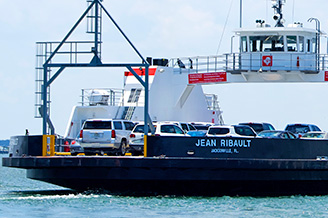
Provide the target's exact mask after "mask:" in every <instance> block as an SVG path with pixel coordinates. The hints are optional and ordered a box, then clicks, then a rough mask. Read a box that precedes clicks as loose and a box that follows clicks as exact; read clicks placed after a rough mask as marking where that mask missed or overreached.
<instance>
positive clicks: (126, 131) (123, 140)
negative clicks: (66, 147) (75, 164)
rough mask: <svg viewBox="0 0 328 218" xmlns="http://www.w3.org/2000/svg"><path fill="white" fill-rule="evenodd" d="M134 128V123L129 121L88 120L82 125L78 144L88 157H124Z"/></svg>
mask: <svg viewBox="0 0 328 218" xmlns="http://www.w3.org/2000/svg"><path fill="white" fill-rule="evenodd" d="M133 127H134V123H133V122H131V121H129V120H114V119H87V120H86V121H85V122H84V123H83V125H82V129H81V131H80V136H79V139H78V142H79V143H80V145H81V146H82V147H83V149H84V153H85V154H86V155H87V154H105V153H116V154H121V155H124V154H125V152H126V147H127V140H128V137H129V135H130V133H131V130H132V129H133Z"/></svg>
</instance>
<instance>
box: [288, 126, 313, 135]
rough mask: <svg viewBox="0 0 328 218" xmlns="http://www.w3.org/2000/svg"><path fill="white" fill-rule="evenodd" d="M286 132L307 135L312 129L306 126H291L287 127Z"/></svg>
mask: <svg viewBox="0 0 328 218" xmlns="http://www.w3.org/2000/svg"><path fill="white" fill-rule="evenodd" d="M286 130H287V131H290V132H292V133H306V132H309V131H310V128H309V127H308V126H306V125H290V126H287V127H286Z"/></svg>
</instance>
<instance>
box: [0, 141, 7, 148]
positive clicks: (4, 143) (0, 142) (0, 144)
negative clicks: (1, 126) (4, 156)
mask: <svg viewBox="0 0 328 218" xmlns="http://www.w3.org/2000/svg"><path fill="white" fill-rule="evenodd" d="M0 146H3V147H8V146H9V139H7V140H0Z"/></svg>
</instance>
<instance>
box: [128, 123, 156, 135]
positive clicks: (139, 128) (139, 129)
mask: <svg viewBox="0 0 328 218" xmlns="http://www.w3.org/2000/svg"><path fill="white" fill-rule="evenodd" d="M155 129H156V126H155ZM133 132H134V133H144V125H137V126H136V127H135V128H134V130H133ZM148 132H149V133H150V132H151V130H150V128H148Z"/></svg>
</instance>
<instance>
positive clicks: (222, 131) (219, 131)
mask: <svg viewBox="0 0 328 218" xmlns="http://www.w3.org/2000/svg"><path fill="white" fill-rule="evenodd" d="M229 132H230V130H229V128H224V127H222V128H219V127H212V128H210V129H209V130H208V134H210V135H225V134H227V133H229Z"/></svg>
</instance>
